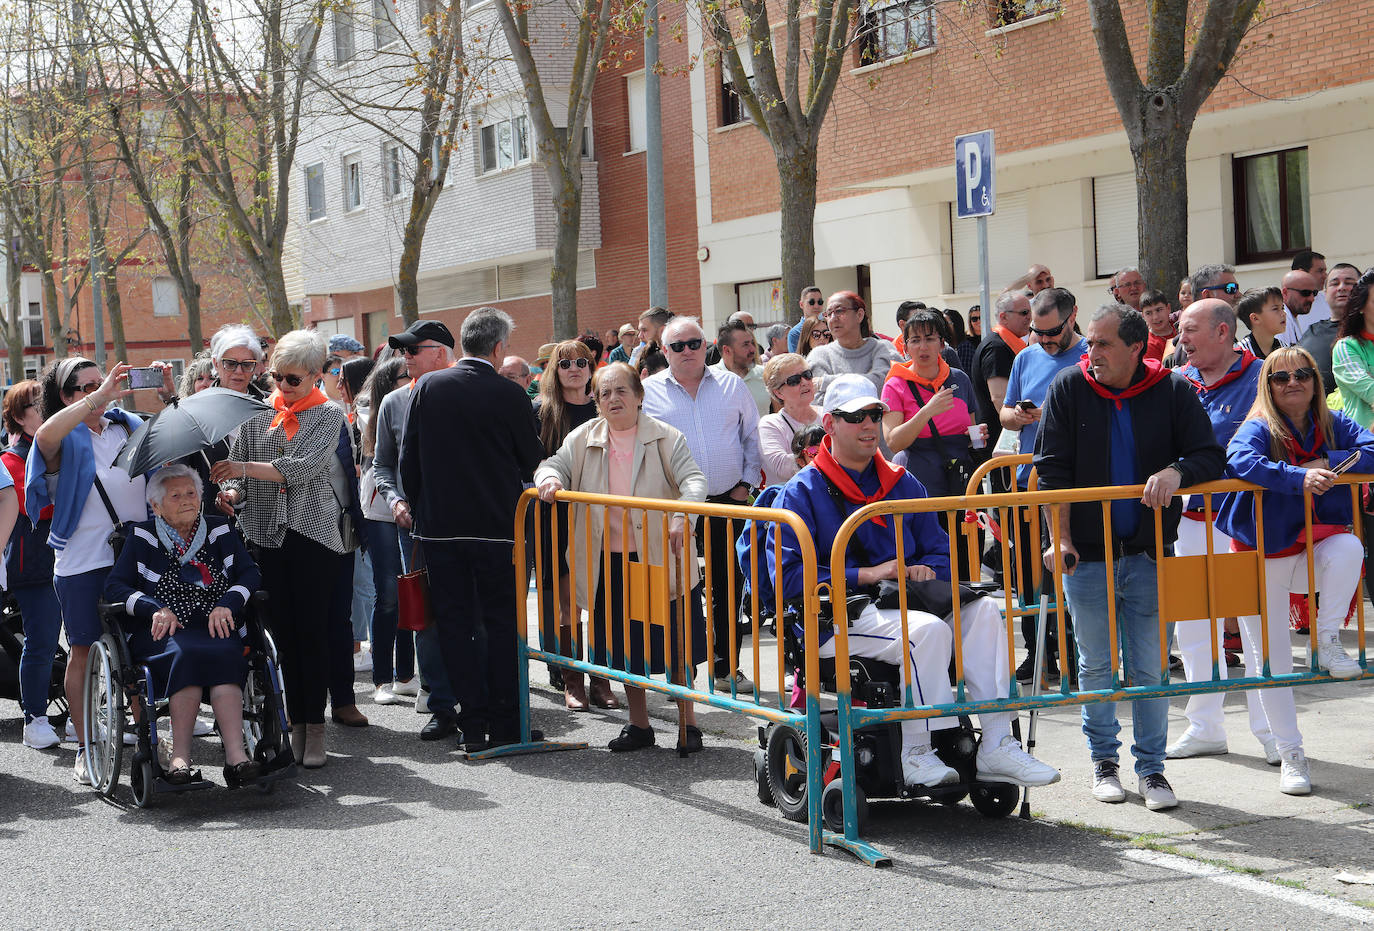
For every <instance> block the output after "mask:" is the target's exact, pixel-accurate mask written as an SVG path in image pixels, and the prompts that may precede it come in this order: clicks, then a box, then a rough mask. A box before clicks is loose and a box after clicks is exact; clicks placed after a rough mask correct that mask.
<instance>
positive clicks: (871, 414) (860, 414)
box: [831, 407, 883, 423]
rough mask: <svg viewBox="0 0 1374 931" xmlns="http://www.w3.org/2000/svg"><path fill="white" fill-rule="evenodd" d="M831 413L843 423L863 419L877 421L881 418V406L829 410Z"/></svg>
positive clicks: (861, 421)
mask: <svg viewBox="0 0 1374 931" xmlns="http://www.w3.org/2000/svg"><path fill="white" fill-rule="evenodd" d="M831 413H832V414H834V415H835V416H836V417H838V418H840V419H841V420H843V421H844V422H845V423H863V422H864V421H865V420H868V421H872V422H873V423H877V422H878V421H880V420H882V419H883V409H882V408H881V407H866V408H864V409H863V410H861V411H831Z"/></svg>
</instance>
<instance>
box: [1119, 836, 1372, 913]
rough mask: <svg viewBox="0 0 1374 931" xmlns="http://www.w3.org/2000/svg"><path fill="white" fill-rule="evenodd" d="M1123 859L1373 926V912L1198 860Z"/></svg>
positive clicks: (1156, 855) (1137, 855)
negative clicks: (1197, 877)
mask: <svg viewBox="0 0 1374 931" xmlns="http://www.w3.org/2000/svg"><path fill="white" fill-rule="evenodd" d="M1121 856H1123V857H1124V858H1126V859H1127V860H1134V861H1135V862H1137V863H1145V864H1148V865H1150V866H1158V867H1161V868H1163V869H1166V870H1174V871H1175V872H1178V873H1188V874H1189V875H1192V876H1201V877H1203V878H1204V879H1210V880H1211V881H1212V882H1216V883H1220V884H1221V885H1223V886H1231V887H1233V888H1235V889H1242V890H1244V891H1246V892H1253V893H1255V894H1256V895H1263V896H1268V897H1269V898H1271V899H1279V900H1280V901H1283V902H1287V903H1289V904H1291V905H1298V906H1301V907H1303V908H1310V909H1312V910H1313V911H1318V912H1325V913H1326V914H1328V915H1333V916H1335V917H1337V918H1343V919H1345V920H1347V921H1357V922H1359V923H1360V924H1374V912H1372V911H1370V910H1368V909H1365V908H1361V907H1360V906H1358V905H1351V904H1350V903H1348V902H1342V901H1341V900H1340V899H1334V898H1331V897H1330V896H1325V895H1321V894H1320V893H1316V892H1308V891H1307V890H1306V889H1294V888H1291V887H1289V886H1280V885H1278V884H1277V883H1272V882H1267V881H1265V880H1263V879H1256V878H1255V877H1253V876H1247V875H1245V874H1244V873H1233V872H1231V871H1230V870H1227V869H1223V868H1221V867H1219V866H1213V865H1212V864H1210V863H1203V862H1201V861H1199V860H1190V859H1188V858H1187V857H1180V856H1177V855H1176V854H1172V853H1161V852H1160V851H1158V850H1125V851H1122V853H1121Z"/></svg>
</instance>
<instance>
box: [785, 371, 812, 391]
mask: <svg viewBox="0 0 1374 931" xmlns="http://www.w3.org/2000/svg"><path fill="white" fill-rule="evenodd" d="M812 377H813V376H812V375H811V370H810V369H807V370H806V371H804V372H798V373H797V374H795V375H788V376H787V377H786V378H784V379H783V380H782V385H781V386H780V387H783V388H795V387H797V386H798V385H800V384H801V383H802V380H803V379H805V380H806V381H810V380H811V379H812Z"/></svg>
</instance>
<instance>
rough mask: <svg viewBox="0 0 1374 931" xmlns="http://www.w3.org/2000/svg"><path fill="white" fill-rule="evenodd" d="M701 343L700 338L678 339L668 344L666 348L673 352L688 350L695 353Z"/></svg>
mask: <svg viewBox="0 0 1374 931" xmlns="http://www.w3.org/2000/svg"><path fill="white" fill-rule="evenodd" d="M703 342H704V340H703V339H702V338H701V337H700V336H698V337H695V338H693V339H680V340H678V341H677V342H675V343H669V344H668V348H669V349H671V350H672V351H673V352H682V351H683V350H684V349H690V350H692V352H696V351H697V350H698V349H700V348H701V344H702V343H703Z"/></svg>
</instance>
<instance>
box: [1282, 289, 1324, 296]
mask: <svg viewBox="0 0 1374 931" xmlns="http://www.w3.org/2000/svg"><path fill="white" fill-rule="evenodd" d="M1288 290H1289V291H1292V292H1293V293H1294V294H1301V295H1302V296H1303V297H1316V296H1317V295H1318V294H1320V293H1321V292H1320V291H1318V290H1317V289H1316V288H1289V289H1288Z"/></svg>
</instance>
